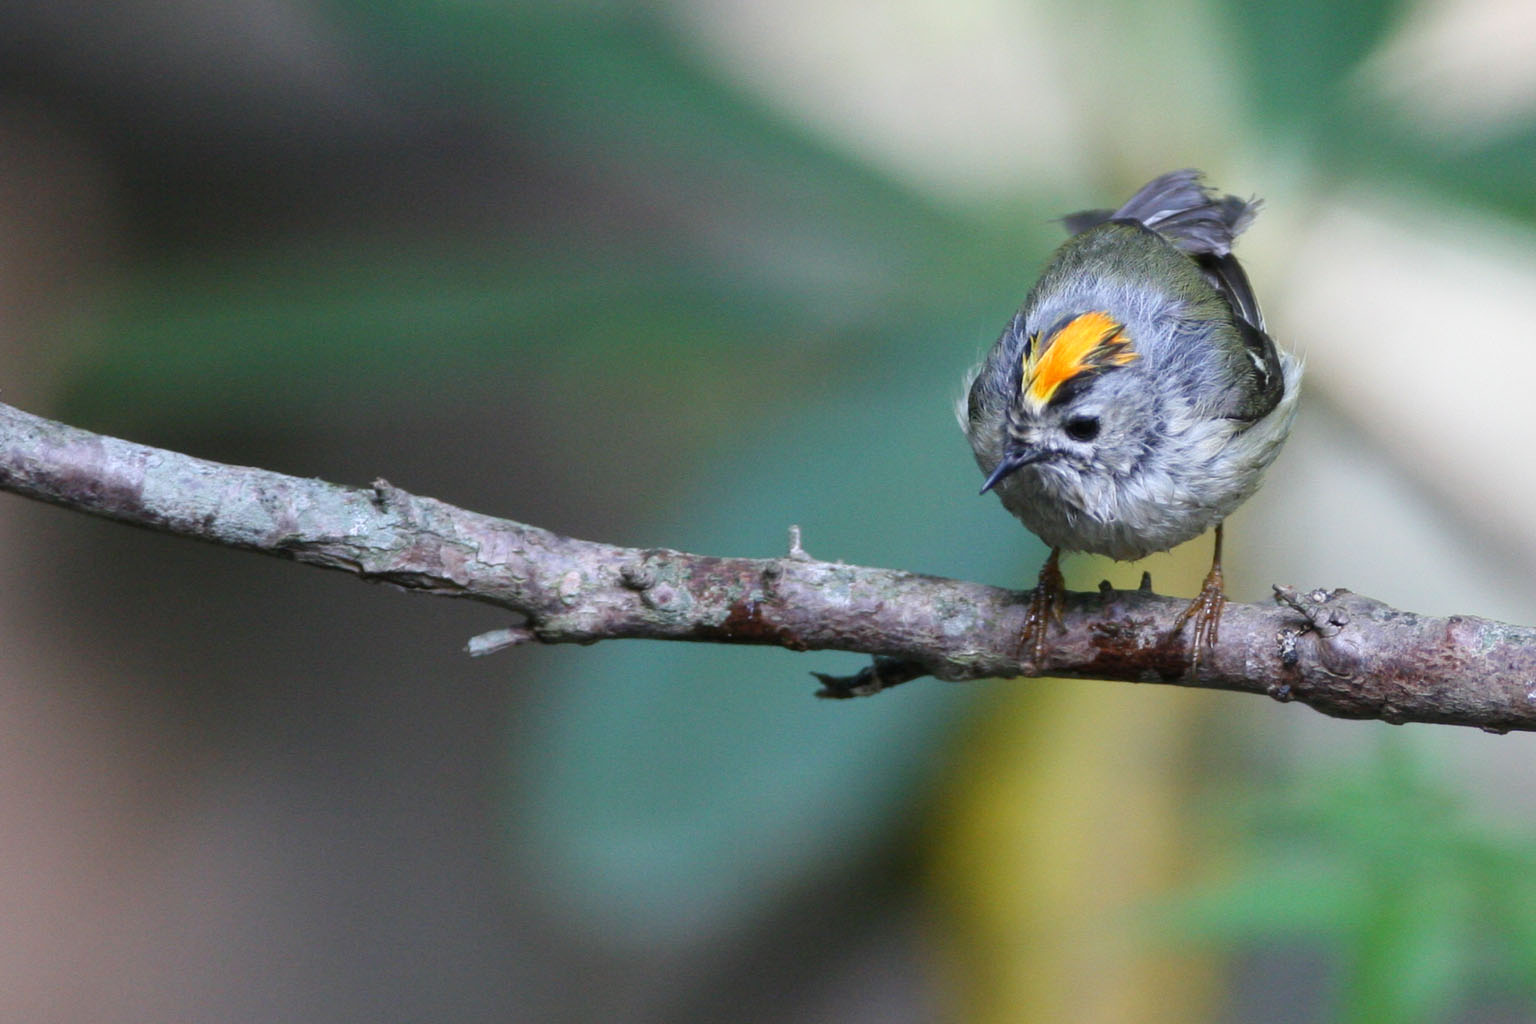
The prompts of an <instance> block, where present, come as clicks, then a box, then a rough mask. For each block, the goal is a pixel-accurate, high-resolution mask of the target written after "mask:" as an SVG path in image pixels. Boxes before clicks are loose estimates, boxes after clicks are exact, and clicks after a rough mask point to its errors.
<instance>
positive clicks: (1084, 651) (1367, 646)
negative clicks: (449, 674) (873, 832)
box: [0, 405, 1536, 732]
mask: <svg viewBox="0 0 1536 1024" xmlns="http://www.w3.org/2000/svg"><path fill="white" fill-rule="evenodd" d="M0 489H3V490H8V491H12V492H14V493H16V494H20V495H24V496H27V497H31V498H36V499H39V500H41V501H48V502H52V503H54V504H56V505H62V506H64V507H66V508H72V509H76V510H78V511H82V512H89V513H91V514H93V515H99V516H105V517H107V518H110V519H117V520H119V521H122V522H126V523H132V524H135V525H138V526H144V527H148V528H150V529H155V530H162V531H165V532H167V533H174V534H178V535H181V536H184V537H193V538H197V539H200V540H205V541H209V542H212V543H215V544H223V545H227V546H229V547H237V548H245V549H247V550H251V551H260V552H264V553H267V554H272V555H279V556H281V557H284V558H290V559H293V560H294V561H298V562H304V563H307V564H310V565H318V566H324V567H326V568H330V569H339V570H342V571H344V572H349V573H352V574H354V575H357V576H360V577H362V578H364V579H369V580H376V581H382V582H386V583H393V584H395V585H397V586H400V587H404V588H406V589H409V590H419V591H424V592H427V593H431V594H441V595H445V596H450V597H461V598H468V599H470V600H475V601H482V602H485V603H487V604H493V605H497V606H499V607H502V608H505V609H507V610H508V611H510V612H514V613H516V614H517V615H518V617H519V621H518V623H517V624H516V625H513V626H510V627H508V628H507V629H503V630H498V631H496V632H494V633H488V634H485V635H484V636H481V637H476V638H475V639H474V640H472V641H471V642H470V650H471V651H472V652H473V653H480V654H483V653H489V652H491V651H494V650H498V649H501V648H503V647H507V646H511V645H515V644H518V643H527V642H534V641H537V642H542V643H549V644H555V643H591V642H593V641H597V640H607V639H616V638H621V637H648V638H651V639H660V640H692V641H701V642H709V643H747V644H771V645H774V646H780V647H788V648H791V649H793V650H800V651H810V650H844V651H858V652H862V653H866V654H870V655H873V656H874V661H873V663H872V664H871V666H870V668H868V669H866V670H865V671H864V672H863V673H860V675H858V676H856V677H852V678H844V679H838V678H830V677H822V682H823V689H822V695H823V696H829V697H847V696H860V695H864V694H867V693H874V692H878V691H879V690H882V689H887V688H889V687H890V686H893V685H895V684H897V683H900V682H905V681H907V680H910V679H914V678H917V677H918V676H922V675H933V676H937V677H938V678H940V679H946V680H954V681H962V680H971V679H983V678H989V677H996V676H1018V675H1050V676H1063V677H1073V678H1084V679H1108V680H1123V681H1127V682H1158V683H1173V684H1178V685H1184V686H1201V687H1207V688H1210V689H1220V690H1237V691H1242V692H1245V693H1259V694H1267V695H1269V696H1271V697H1273V698H1275V699H1276V700H1281V701H1291V700H1295V701H1300V702H1302V703H1305V704H1308V705H1310V706H1312V707H1314V708H1316V709H1317V710H1319V711H1322V712H1324V713H1326V714H1330V715H1335V716H1338V717H1341V718H1377V719H1383V720H1385V721H1389V722H1442V723H1449V724H1456V725H1475V726H1479V727H1481V728H1484V729H1488V730H1492V731H1499V732H1502V731H1505V730H1509V729H1536V630H1531V629H1527V628H1522V627H1516V626H1507V625H1503V624H1501V623H1496V622H1491V621H1488V620H1486V619H1477V618H1472V617H1469V616H1453V617H1451V618H1448V619H1435V618H1426V617H1423V616H1418V615H1414V614H1411V613H1408V612H1401V611H1397V610H1395V609H1392V608H1388V607H1387V606H1385V605H1383V604H1381V603H1379V602H1377V601H1373V600H1371V599H1369V598H1365V597H1360V596H1358V595H1356V594H1351V593H1349V592H1348V591H1344V590H1335V591H1312V592H1310V593H1305V594H1302V593H1297V592H1296V591H1293V590H1291V589H1289V588H1283V587H1277V588H1276V597H1277V601H1276V603H1275V604H1274V605H1259V604H1228V605H1227V606H1226V609H1225V612H1224V614H1223V616H1222V620H1221V631H1220V640H1219V641H1218V643H1217V644H1216V645H1215V647H1213V648H1211V649H1210V650H1207V651H1205V652H1204V653H1203V654H1202V656H1201V658H1200V664H1199V670H1198V672H1197V673H1194V674H1191V672H1190V657H1189V647H1188V642H1187V641H1188V637H1187V633H1186V634H1185V635H1180V636H1172V635H1170V630H1171V628H1172V626H1173V624H1174V622H1175V620H1176V619H1177V618H1178V615H1179V613H1180V611H1182V610H1183V609H1184V607H1185V602H1184V601H1181V600H1178V599H1175V598H1169V597H1159V596H1157V595H1156V594H1153V593H1152V592H1151V589H1150V587H1143V588H1142V589H1140V590H1136V591H1117V590H1113V589H1110V588H1109V587H1108V586H1107V585H1106V586H1105V587H1104V588H1103V589H1101V590H1100V592H1098V593H1096V594H1095V593H1074V594H1069V595H1068V596H1067V600H1066V604H1065V607H1064V609H1063V626H1062V628H1061V629H1059V630H1057V629H1054V628H1053V629H1052V631H1051V633H1050V637H1049V644H1048V646H1047V650H1046V651H1045V654H1044V657H1043V658H1041V659H1040V661H1039V663H1038V664H1033V663H1030V662H1029V661H1028V660H1027V657H1028V654H1029V652H1021V651H1019V649H1018V647H1019V638H1020V635H1021V628H1022V625H1023V621H1024V616H1025V614H1026V611H1027V606H1028V594H1027V593H1019V592H1015V591H1008V590H1001V589H998V588H996V587H988V586H982V585H980V584H976V583H966V582H962V581H958V580H948V579H940V578H937V577H933V576H919V575H916V574H913V573H907V572H900V571H897V570H893V569H877V568H867V567H862V566H852V565H843V564H840V563H833V562H823V561H819V560H817V559H814V558H812V557H810V556H809V555H807V554H806V553H805V551H804V550H802V549H801V547H800V543H799V535H798V531H792V533H791V543H790V549H789V551H788V553H787V554H786V555H785V556H784V557H782V558H769V559H753V558H718V557H714V556H709V555H691V554H685V553H683V552H678V551H670V550H666V549H646V550H641V549H636V548H624V547H617V546H615V545H612V544H603V543H597V542H593V541H584V540H577V539H575V538H572V537H563V536H560V535H558V534H554V533H551V532H549V531H548V530H543V529H540V528H539V527H536V526H529V525H526V524H523V523H517V522H512V521H510V520H506V519H497V518H493V517H491V516H486V515H481V514H479V513H475V512H470V511H467V510H465V509H461V508H455V507H454V506H452V505H448V504H445V503H444V502H441V501H437V500H435V499H432V498H425V497H420V496H417V495H413V494H407V493H406V492H404V491H401V490H399V489H397V488H395V487H392V486H390V485H389V484H387V483H385V482H384V481H382V480H381V481H378V482H376V483H375V484H374V485H373V486H372V487H370V488H353V487H342V486H338V485H336V484H331V483H326V482H324V481H321V480H305V479H299V478H296V477H291V476H284V475H282V474H280V473H272V472H269V471H266V470H261V469H251V468H247V467H241V466H227V465H222V464H220V463H216V462H209V461H206V460H204V459H197V458H193V457H191V456H187V455H181V454H178V453H176V452H170V451H163V450H160V449H156V448H150V447H146V446H144V445H138V444H132V443H130V442H127V441H121V440H117V439H115V438H110V437H104V436H102V435H99V434H93V433H90V432H88V431H84V430H79V429H76V428H74V427H70V426H66V425H64V424H62V423H56V422H53V421H50V420H45V419H42V418H40V417H37V416H32V415H30V414H27V413H24V412H21V411H20V410H17V409H14V408H11V407H9V406H5V405H0Z"/></svg>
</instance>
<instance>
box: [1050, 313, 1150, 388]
mask: <svg viewBox="0 0 1536 1024" xmlns="http://www.w3.org/2000/svg"><path fill="white" fill-rule="evenodd" d="M1136 358H1137V356H1136V353H1135V352H1134V351H1132V350H1131V339H1130V338H1128V337H1126V335H1125V328H1124V327H1122V326H1121V325H1120V324H1118V323H1116V322H1115V321H1114V320H1112V319H1111V318H1110V317H1109V315H1108V314H1106V313H1101V312H1098V311H1095V312H1092V313H1084V314H1082V315H1081V316H1077V317H1074V318H1072V320H1070V321H1068V322H1067V324H1066V326H1064V327H1063V328H1061V330H1059V331H1057V332H1056V333H1055V334H1053V335H1051V336H1050V337H1048V338H1046V339H1044V341H1040V340H1038V339H1037V340H1036V342H1035V344H1033V345H1031V346H1030V347H1029V353H1028V354H1027V355H1026V356H1025V357H1024V385H1023V391H1024V397H1025V399H1026V400H1027V401H1028V402H1029V403H1030V404H1031V405H1034V406H1036V407H1040V408H1043V407H1044V406H1046V405H1047V404H1049V403H1050V401H1051V399H1052V398H1053V397H1054V396H1055V394H1056V392H1057V390H1059V389H1060V388H1061V386H1062V385H1063V384H1065V383H1066V382H1067V381H1069V380H1071V379H1072V378H1074V377H1076V376H1078V375H1079V374H1082V373H1086V372H1088V371H1090V370H1101V369H1107V368H1108V367H1111V366H1124V365H1125V364H1127V363H1131V362H1135V361H1136Z"/></svg>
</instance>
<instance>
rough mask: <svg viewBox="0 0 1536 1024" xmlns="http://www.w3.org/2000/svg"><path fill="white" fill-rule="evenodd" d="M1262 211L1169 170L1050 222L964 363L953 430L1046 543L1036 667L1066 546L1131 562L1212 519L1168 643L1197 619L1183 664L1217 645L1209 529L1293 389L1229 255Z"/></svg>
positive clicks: (1028, 644) (1254, 467) (1274, 442)
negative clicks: (976, 353) (993, 331)
mask: <svg viewBox="0 0 1536 1024" xmlns="http://www.w3.org/2000/svg"><path fill="white" fill-rule="evenodd" d="M1258 207H1259V202H1258V200H1246V201H1245V200H1242V199H1239V198H1238V197H1236V196H1231V195H1226V196H1223V195H1218V194H1217V193H1215V192H1213V191H1211V190H1210V189H1208V188H1206V187H1205V185H1204V184H1203V183H1202V180H1201V174H1200V172H1199V171H1195V170H1182V171H1174V172H1172V173H1169V174H1164V175H1163V176H1161V177H1159V178H1155V179H1154V180H1152V181H1150V182H1148V183H1147V184H1146V185H1145V186H1144V187H1142V189H1141V190H1140V191H1138V192H1137V193H1136V194H1135V195H1134V196H1132V197H1131V199H1130V200H1129V201H1128V202H1127V203H1126V204H1125V205H1124V206H1122V207H1120V208H1119V209H1118V210H1088V211H1084V212H1082V213H1076V214H1072V215H1070V216H1068V217H1065V218H1063V223H1064V224H1065V225H1066V227H1067V230H1068V231H1070V232H1072V237H1071V238H1069V239H1068V240H1067V241H1066V242H1065V243H1064V244H1063V245H1062V246H1061V248H1059V249H1057V250H1056V252H1055V254H1054V255H1053V256H1052V257H1051V260H1050V262H1049V264H1048V265H1047V266H1046V268H1045V271H1044V272H1043V273H1042V274H1041V275H1040V279H1039V280H1038V281H1037V282H1036V283H1035V286H1034V288H1033V289H1031V290H1030V293H1029V296H1028V297H1027V298H1026V299H1025V300H1024V305H1023V306H1022V307H1020V309H1019V311H1018V313H1016V314H1015V315H1014V317H1013V320H1012V322H1010V323H1009V325H1008V327H1007V328H1006V329H1005V330H1004V331H1003V334H1002V337H1000V338H999V339H998V340H997V344H996V345H994V346H993V347H992V350H991V352H989V353H988V355H987V358H986V359H985V360H984V361H983V362H982V364H981V365H980V366H979V367H977V368H976V369H975V371H973V374H972V377H971V382H970V387H969V395H968V398H967V400H966V402H965V407H964V409H963V410H961V425H962V426H963V427H964V429H965V433H966V436H967V437H968V438H969V440H970V442H971V447H972V448H973V449H974V450H975V453H976V463H977V465H979V466H980V467H981V471H982V472H983V473H984V474H986V483H985V484H983V485H982V488H981V491H982V493H983V494H985V493H986V492H987V491H995V492H996V493H997V496H998V497H999V498H1000V499H1001V500H1002V503H1003V506H1004V507H1005V508H1007V509H1008V511H1009V512H1012V513H1013V514H1014V515H1015V516H1017V517H1018V518H1019V519H1020V520H1022V521H1023V523H1024V525H1025V526H1027V527H1029V529H1030V530H1032V531H1033V532H1034V533H1035V534H1037V535H1038V536H1039V537H1040V539H1041V540H1043V541H1045V542H1046V543H1047V544H1049V545H1050V546H1051V554H1050V557H1049V558H1048V559H1047V560H1046V563H1045V566H1044V568H1042V569H1041V570H1040V579H1039V582H1038V584H1037V585H1036V587H1035V590H1034V594H1033V596H1032V598H1031V601H1030V608H1029V613H1028V617H1027V618H1026V620H1025V627H1024V635H1023V638H1022V642H1021V645H1020V652H1021V654H1022V653H1023V652H1024V651H1025V650H1026V649H1027V650H1028V651H1029V653H1030V654H1031V655H1032V657H1033V660H1034V661H1035V662H1036V663H1037V664H1038V663H1039V662H1040V660H1041V659H1042V658H1043V656H1044V653H1045V642H1046V634H1047V631H1048V627H1049V623H1050V621H1051V620H1052V619H1053V618H1054V619H1055V620H1056V622H1057V624H1058V627H1060V626H1061V603H1062V600H1063V599H1064V596H1065V590H1064V585H1063V581H1062V576H1061V570H1060V568H1059V566H1058V559H1059V558H1060V556H1061V552H1062V551H1087V552H1092V553H1094V554H1100V555H1108V556H1109V557H1111V558H1114V559H1118V560H1121V561H1132V560H1134V559H1138V558H1142V557H1144V556H1146V555H1148V554H1151V553H1152V552H1155V551H1166V550H1167V549H1169V548H1171V547H1173V546H1174V545H1176V544H1181V543H1183V542H1184V541H1186V540H1189V539H1191V538H1193V537H1197V536H1199V535H1200V534H1201V533H1203V532H1205V531H1206V530H1207V529H1209V528H1211V527H1213V526H1214V527H1215V528H1216V542H1215V553H1214V555H1213V557H1212V559H1211V571H1210V574H1209V575H1207V576H1206V578H1205V583H1204V585H1203V586H1202V587H1201V590H1200V594H1199V596H1198V597H1196V598H1195V600H1194V601H1193V602H1192V603H1191V604H1190V605H1189V607H1188V608H1186V609H1185V610H1184V612H1183V613H1182V614H1181V615H1180V616H1179V618H1178V620H1177V621H1176V623H1175V625H1174V630H1173V635H1174V636H1177V635H1178V634H1179V633H1180V632H1181V631H1182V630H1183V628H1184V626H1185V625H1186V624H1187V623H1188V622H1189V621H1190V620H1191V619H1193V620H1194V622H1195V629H1194V634H1193V636H1192V638H1191V639H1192V641H1193V644H1192V648H1191V651H1192V653H1191V671H1192V672H1193V671H1198V667H1199V658H1200V649H1201V646H1202V645H1204V646H1207V647H1208V646H1210V645H1213V644H1214V643H1215V642H1216V635H1217V629H1218V627H1219V625H1220V621H1221V611H1222V606H1223V604H1224V603H1225V600H1226V598H1225V594H1224V592H1223V587H1222V575H1221V531H1222V527H1221V524H1222V521H1223V520H1224V519H1226V517H1227V516H1228V515H1230V514H1231V513H1232V511H1233V510H1234V509H1236V508H1237V506H1238V505H1240V504H1242V503H1243V502H1244V501H1246V500H1247V499H1248V497H1249V496H1250V495H1252V494H1253V492H1254V491H1255V490H1256V489H1257V488H1258V486H1259V478H1260V476H1262V474H1263V472H1264V470H1265V469H1266V468H1267V467H1268V466H1269V464H1270V462H1272V461H1273V460H1274V458H1275V455H1276V454H1277V453H1278V452H1279V450H1280V446H1281V444H1282V443H1283V442H1284V441H1285V438H1286V435H1287V434H1288V433H1289V432H1290V428H1291V420H1292V419H1293V418H1294V417H1295V415H1296V398H1297V395H1298V393H1299V390H1300V385H1301V364H1300V363H1299V362H1298V361H1297V360H1296V359H1295V358H1294V357H1292V356H1291V355H1290V354H1288V353H1286V352H1283V351H1281V350H1279V349H1278V348H1276V346H1275V343H1274V341H1273V340H1271V339H1270V337H1269V335H1268V334H1267V333H1266V332H1265V329H1264V317H1263V316H1262V315H1261V314H1260V312H1259V305H1258V302H1257V301H1256V300H1255V298H1254V295H1253V289H1252V287H1251V286H1250V285H1249V283H1248V277H1247V275H1246V274H1245V273H1244V272H1243V268H1242V267H1241V266H1240V265H1239V264H1238V262H1237V260H1236V258H1235V257H1233V255H1232V240H1233V239H1234V238H1236V237H1237V236H1238V235H1239V234H1241V233H1242V231H1243V230H1244V229H1245V228H1246V227H1248V225H1249V224H1250V223H1251V222H1252V220H1253V217H1254V214H1255V213H1256V212H1257V211H1258Z"/></svg>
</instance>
